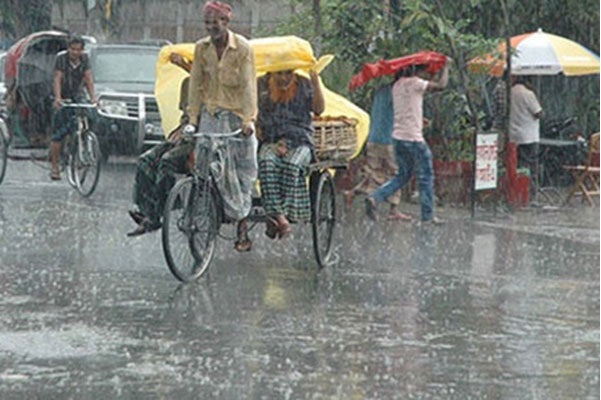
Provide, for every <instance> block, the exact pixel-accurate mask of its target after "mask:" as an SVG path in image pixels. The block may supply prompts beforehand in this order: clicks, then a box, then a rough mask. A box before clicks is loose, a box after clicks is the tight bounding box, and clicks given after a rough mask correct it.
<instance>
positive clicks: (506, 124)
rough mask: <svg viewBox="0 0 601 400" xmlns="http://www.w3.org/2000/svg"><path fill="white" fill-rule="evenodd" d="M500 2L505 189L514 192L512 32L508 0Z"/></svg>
mask: <svg viewBox="0 0 601 400" xmlns="http://www.w3.org/2000/svg"><path fill="white" fill-rule="evenodd" d="M499 3H500V4H501V10H502V11H503V23H504V25H505V66H506V71H507V73H506V74H504V78H505V90H506V93H505V101H506V108H505V110H506V112H505V115H504V116H503V129H502V135H503V136H504V137H503V143H504V147H505V149H504V150H505V159H504V163H505V174H506V176H507V185H506V187H505V191H506V192H509V193H513V191H514V188H515V186H516V185H517V166H516V164H515V163H513V162H509V161H510V160H509V157H511V156H512V155H511V154H513V153H512V152H510V151H509V113H511V34H510V32H509V12H508V10H507V2H506V0H499ZM510 153H511V154H510ZM510 168H516V170H515V171H510V170H509V169H510ZM506 198H507V196H506Z"/></svg>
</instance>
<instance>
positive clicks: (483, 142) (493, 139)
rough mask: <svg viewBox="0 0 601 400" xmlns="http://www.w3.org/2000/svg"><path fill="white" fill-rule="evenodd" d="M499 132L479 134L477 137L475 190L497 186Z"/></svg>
mask: <svg viewBox="0 0 601 400" xmlns="http://www.w3.org/2000/svg"><path fill="white" fill-rule="evenodd" d="M498 136H499V135H498V134H496V133H485V134H479V135H478V136H477V138H476V179H475V190H484V189H494V188H496V187H497V153H498Z"/></svg>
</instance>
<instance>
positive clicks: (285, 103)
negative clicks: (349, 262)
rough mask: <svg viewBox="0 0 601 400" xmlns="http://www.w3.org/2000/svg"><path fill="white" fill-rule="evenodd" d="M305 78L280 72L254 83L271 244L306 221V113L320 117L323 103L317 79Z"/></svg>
mask: <svg viewBox="0 0 601 400" xmlns="http://www.w3.org/2000/svg"><path fill="white" fill-rule="evenodd" d="M309 76H310V79H307V78H304V77H302V76H300V75H299V74H296V73H294V71H291V70H286V71H278V72H273V73H270V74H267V75H265V76H264V77H261V78H259V84H258V88H259V94H258V97H259V115H258V118H257V126H258V129H259V131H260V132H261V146H260V149H259V180H260V184H261V197H262V201H263V207H264V209H265V213H266V214H267V216H268V220H267V229H266V230H265V234H266V235H267V236H268V237H269V238H271V239H275V238H276V237H278V238H283V237H284V236H286V235H287V234H289V233H290V231H291V227H290V221H295V222H308V221H309V220H310V218H311V209H310V199H309V190H308V188H307V182H306V176H307V172H308V166H309V163H310V162H311V160H312V159H313V158H314V157H313V155H314V150H315V148H314V144H313V119H312V114H315V115H320V114H321V113H322V112H323V110H324V108H325V102H324V97H323V93H322V89H321V85H320V83H319V77H318V75H317V74H316V73H315V72H314V71H311V72H310V74H309Z"/></svg>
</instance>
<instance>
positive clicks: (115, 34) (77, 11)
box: [52, 0, 297, 43]
mask: <svg viewBox="0 0 601 400" xmlns="http://www.w3.org/2000/svg"><path fill="white" fill-rule="evenodd" d="M53 3H54V5H53V7H52V26H54V27H56V28H60V29H64V30H68V31H70V32H76V33H78V34H81V35H84V34H85V35H91V36H94V37H96V38H97V40H98V41H99V42H135V41H154V40H158V41H160V40H169V41H171V42H174V43H180V42H193V41H196V40H197V39H199V38H200V37H203V36H206V30H205V28H204V23H203V17H202V6H203V4H204V1H201V0H86V1H81V0H63V1H61V2H53ZM293 3H294V1H286V0H284V1H282V0H232V1H229V4H231V5H232V7H233V9H234V18H233V20H232V22H231V23H230V27H231V29H232V30H234V31H236V32H238V33H241V34H243V35H245V36H248V37H251V36H253V32H256V31H257V29H259V28H260V29H261V30H262V31H269V30H271V29H273V28H274V27H275V26H276V25H277V24H278V23H280V22H283V21H285V20H286V19H287V18H288V17H289V16H290V15H291V14H292V13H294V12H296V9H295V7H297V6H295V5H294V4H293Z"/></svg>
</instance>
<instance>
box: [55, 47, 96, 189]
mask: <svg viewBox="0 0 601 400" xmlns="http://www.w3.org/2000/svg"><path fill="white" fill-rule="evenodd" d="M84 46H85V42H84V40H83V39H82V38H81V37H79V36H73V37H71V38H70V39H69V42H68V48H67V51H66V52H60V53H58V55H57V56H56V61H55V64H54V85H53V94H54V102H53V106H54V109H55V110H56V113H55V115H54V125H53V129H54V130H53V133H52V140H51V142H50V162H51V170H50V179H52V180H60V179H61V176H60V172H59V168H58V161H59V158H60V152H61V143H62V141H63V139H64V138H65V136H67V135H68V134H69V133H71V132H73V131H74V130H75V129H76V127H75V126H74V123H75V118H74V113H75V110H73V109H72V108H66V107H62V103H63V101H64V100H67V99H69V100H72V101H74V102H76V103H79V102H81V101H82V100H83V86H85V88H86V90H87V92H88V95H89V99H90V101H91V102H92V103H95V102H96V97H95V96H94V80H93V78H92V70H91V68H90V60H89V58H88V56H87V54H84V52H83V51H84Z"/></svg>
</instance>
